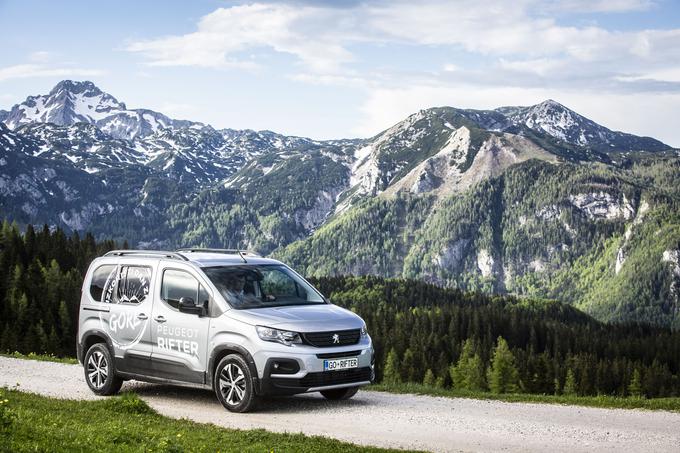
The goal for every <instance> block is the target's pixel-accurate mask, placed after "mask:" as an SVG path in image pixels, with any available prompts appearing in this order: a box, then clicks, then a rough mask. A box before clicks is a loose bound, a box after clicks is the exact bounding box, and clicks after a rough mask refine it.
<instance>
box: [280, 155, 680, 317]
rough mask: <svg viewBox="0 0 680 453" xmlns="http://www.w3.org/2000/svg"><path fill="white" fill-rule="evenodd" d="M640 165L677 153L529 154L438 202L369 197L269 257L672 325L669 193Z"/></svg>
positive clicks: (306, 267)
mask: <svg viewBox="0 0 680 453" xmlns="http://www.w3.org/2000/svg"><path fill="white" fill-rule="evenodd" d="M649 165H660V166H670V167H673V166H676V165H677V162H676V161H675V160H670V161H664V162H659V163H656V164H650V163H648V162H646V163H644V164H641V165H635V166H633V167H631V168H629V169H614V168H612V167H609V166H605V165H599V164H598V165H587V166H586V165H574V164H566V163H564V164H559V165H554V164H549V163H545V162H541V161H535V160H534V161H528V162H525V163H523V164H519V165H516V166H514V167H512V168H510V169H508V170H507V171H506V172H505V173H503V174H502V175H501V176H499V177H497V178H492V179H489V180H486V181H483V182H481V183H479V184H478V185H476V186H474V187H473V188H472V189H471V190H469V191H468V192H465V193H463V194H458V195H454V196H450V197H448V198H446V199H444V200H441V201H438V202H437V201H435V200H434V199H433V198H431V197H430V198H427V197H414V196H402V195H398V196H395V197H386V198H379V199H376V200H372V201H370V202H367V203H365V204H364V205H361V206H358V207H356V208H355V209H353V210H350V211H349V212H347V213H345V214H344V215H340V216H338V217H337V218H335V219H333V220H332V221H331V222H329V223H328V224H326V225H325V226H324V227H323V228H321V229H320V230H318V231H317V232H315V233H314V234H313V235H312V236H311V237H310V238H308V239H306V240H304V241H301V242H297V243H293V244H291V245H290V246H288V247H287V248H285V249H283V250H281V251H278V252H276V253H275V256H277V257H279V258H281V259H283V260H284V261H288V262H291V263H292V264H293V265H294V266H297V267H299V268H301V269H302V270H303V271H305V272H307V273H308V274H310V275H317V276H322V275H343V274H377V275H384V276H403V277H407V278H414V279H415V278H417V279H424V280H426V281H430V282H433V283H437V284H439V285H442V286H452V287H458V288H462V289H466V290H483V291H488V292H496V293H505V292H509V293H515V294H523V295H532V296H536V297H549V298H555V299H559V300H564V301H567V302H571V303H574V304H576V305H577V306H578V307H580V308H582V309H583V310H585V311H586V312H589V313H592V314H593V315H595V316H596V317H597V318H598V319H603V320H637V321H649V322H654V323H657V324H662V325H672V326H675V327H678V326H680V313H679V308H680V301H679V299H678V297H679V296H678V288H679V285H680V283H679V282H680V272H679V268H678V264H677V256H678V250H679V249H680V214H679V212H680V211H679V210H678V207H679V205H680V203H679V202H678V198H677V196H676V194H675V191H677V189H676V188H675V187H674V186H669V185H668V184H667V183H668V180H667V176H668V175H667V174H665V175H664V172H659V173H658V174H660V177H659V178H658V179H656V178H654V177H646V178H647V179H645V177H643V176H641V175H640V173H650V169H649ZM652 173H654V174H657V173H656V172H652ZM641 181H644V183H641Z"/></svg>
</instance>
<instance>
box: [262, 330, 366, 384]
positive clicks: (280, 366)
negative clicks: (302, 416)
mask: <svg viewBox="0 0 680 453" xmlns="http://www.w3.org/2000/svg"><path fill="white" fill-rule="evenodd" d="M277 349H278V350H277V351H270V352H265V351H261V352H260V353H259V354H256V358H255V362H256V363H257V365H258V367H257V368H258V375H259V376H258V377H259V379H258V387H259V388H258V392H257V393H258V394H260V395H267V396H274V395H294V394H297V393H306V392H318V391H321V390H330V389H334V388H343V387H358V386H364V385H368V384H370V383H372V382H373V381H374V380H375V364H374V353H373V346H372V344H371V342H370V340H368V341H367V342H361V343H359V344H355V345H352V346H345V347H342V348H333V349H331V350H330V351H329V348H310V347H305V348H304V349H303V348H299V350H291V348H286V349H287V350H285V352H286V354H283V353H282V352H284V350H281V348H277ZM345 357H356V358H357V359H358V360H357V361H358V366H357V368H352V369H347V370H339V371H324V370H323V362H324V360H327V359H334V358H345ZM260 370H262V371H260Z"/></svg>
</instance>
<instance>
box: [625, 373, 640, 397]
mask: <svg viewBox="0 0 680 453" xmlns="http://www.w3.org/2000/svg"><path fill="white" fill-rule="evenodd" d="M628 394H629V395H630V396H632V397H633V398H642V396H643V393H642V376H641V375H640V369H639V368H635V371H633V377H632V378H631V379H630V384H628Z"/></svg>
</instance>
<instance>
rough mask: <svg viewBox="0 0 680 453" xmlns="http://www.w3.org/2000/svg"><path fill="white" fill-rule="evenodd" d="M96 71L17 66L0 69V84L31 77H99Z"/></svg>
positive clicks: (27, 65) (31, 64)
mask: <svg viewBox="0 0 680 453" xmlns="http://www.w3.org/2000/svg"><path fill="white" fill-rule="evenodd" d="M101 74H102V71H100V70H97V69H83V68H70V67H50V66H46V65H42V64H33V63H29V64H18V65H14V66H6V67H4V68H0V82H2V81H4V80H10V79H27V78H32V77H76V76H78V77H91V76H98V75H101Z"/></svg>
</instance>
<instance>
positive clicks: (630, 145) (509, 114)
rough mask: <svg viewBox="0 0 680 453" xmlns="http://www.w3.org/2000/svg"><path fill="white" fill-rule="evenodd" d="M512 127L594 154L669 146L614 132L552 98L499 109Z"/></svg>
mask: <svg viewBox="0 0 680 453" xmlns="http://www.w3.org/2000/svg"><path fill="white" fill-rule="evenodd" d="M496 111H497V112H499V113H501V114H503V115H505V117H506V118H508V120H509V121H510V123H511V124H512V126H513V127H514V126H526V127H528V128H529V129H532V130H534V131H537V132H542V133H546V134H548V135H550V136H552V137H554V138H557V139H559V140H562V141H564V142H567V143H570V144H572V145H577V146H583V147H586V148H590V149H593V150H596V151H601V152H605V153H606V152H610V151H618V152H622V151H664V150H667V149H668V145H666V144H664V143H661V142H660V141H658V140H655V139H653V138H650V137H638V136H636V135H632V134H626V133H624V132H616V131H612V130H609V129H607V128H606V127H604V126H600V125H599V124H597V123H595V122H594V121H591V120H589V119H588V118H586V117H584V116H581V115H579V114H578V113H576V112H574V111H572V110H569V109H568V108H567V107H565V106H563V105H562V104H560V103H559V102H555V101H553V100H552V99H549V100H547V101H544V102H541V103H540V104H537V105H533V106H530V107H500V108H498V109H496Z"/></svg>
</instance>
